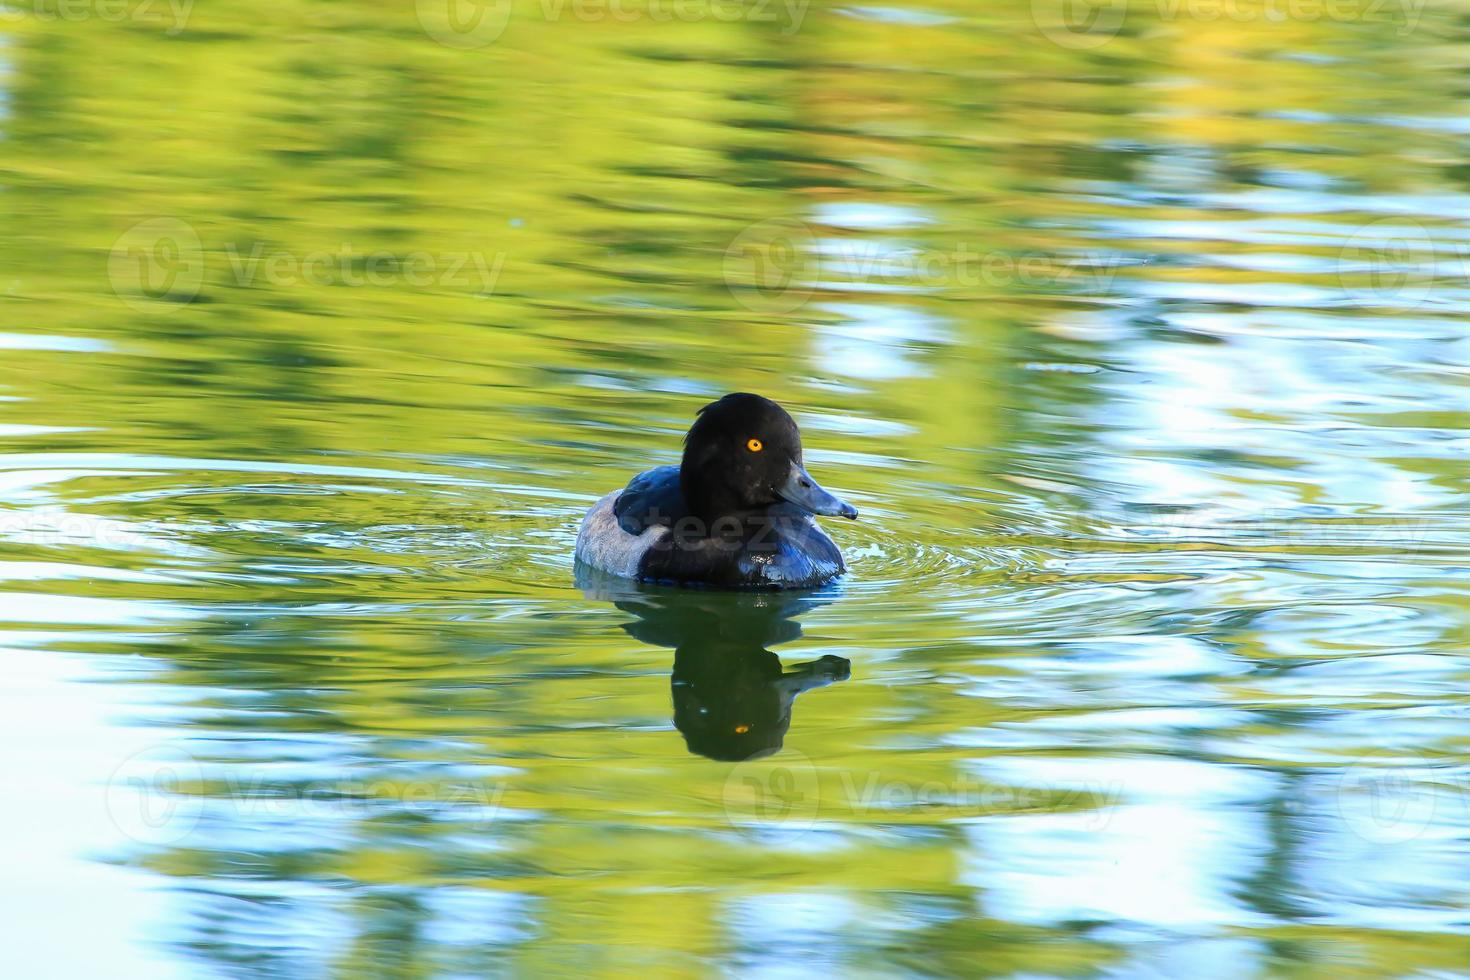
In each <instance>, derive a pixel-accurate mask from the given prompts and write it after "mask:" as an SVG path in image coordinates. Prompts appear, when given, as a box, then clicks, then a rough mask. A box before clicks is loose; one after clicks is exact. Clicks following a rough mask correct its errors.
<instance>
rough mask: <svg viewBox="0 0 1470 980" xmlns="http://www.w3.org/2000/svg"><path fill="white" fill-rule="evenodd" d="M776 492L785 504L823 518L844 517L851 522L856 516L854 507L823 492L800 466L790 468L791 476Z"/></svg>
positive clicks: (818, 484)
mask: <svg viewBox="0 0 1470 980" xmlns="http://www.w3.org/2000/svg"><path fill="white" fill-rule="evenodd" d="M776 492H777V493H778V494H780V495H781V499H782V500H784V501H786V502H787V503H790V504H795V505H796V506H798V507H800V508H801V509H802V510H808V511H811V512H812V513H813V514H820V515H821V516H823V517H846V518H847V519H848V520H852V519H853V518H855V517H857V516H858V512H857V508H856V507H854V506H853V505H852V504H850V503H848V502H847V501H845V500H843V499H842V498H841V497H838V496H836V495H835V494H830V493H828V492H827V491H825V490H823V489H822V485H821V484H820V483H818V482H817V481H816V480H813V479H812V475H811V474H810V473H808V472H807V471H806V469H805V468H803V467H801V466H792V467H791V476H790V477H788V478H787V480H786V483H785V484H784V485H782V486H781V487H779V488H778V489H777V490H776Z"/></svg>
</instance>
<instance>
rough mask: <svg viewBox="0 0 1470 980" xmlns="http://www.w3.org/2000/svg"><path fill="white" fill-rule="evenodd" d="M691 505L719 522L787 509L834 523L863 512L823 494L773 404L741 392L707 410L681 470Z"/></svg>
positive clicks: (797, 435)
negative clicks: (789, 506)
mask: <svg viewBox="0 0 1470 980" xmlns="http://www.w3.org/2000/svg"><path fill="white" fill-rule="evenodd" d="M679 484H680V489H681V490H683V492H684V501H685V503H686V504H687V505H688V506H689V509H690V510H691V512H693V513H694V514H697V515H699V516H701V517H704V518H706V519H709V520H713V519H715V518H718V517H723V516H725V515H727V514H738V513H742V512H745V511H753V510H760V509H762V508H765V507H771V506H774V505H776V504H779V503H782V502H785V503H789V504H793V505H795V506H797V507H800V508H801V509H803V510H805V511H808V512H809V513H812V514H821V515H823V516H826V517H846V518H849V519H852V518H855V517H857V508H856V507H854V506H853V505H852V504H849V503H848V502H847V501H845V500H843V499H842V498H840V497H837V496H834V495H833V494H830V493H828V492H827V491H826V490H823V489H822V487H821V485H820V484H818V483H817V481H816V480H814V479H812V476H811V474H810V473H808V472H807V471H806V467H805V466H803V465H802V461H801V432H800V430H798V429H797V428H796V423H795V422H794V421H792V419H791V416H790V415H787V414H786V410H785V409H783V408H782V407H781V406H780V405H777V404H776V403H775V402H773V401H771V400H770V399H769V398H762V397H761V396H760V395H751V394H747V393H745V392H737V393H735V394H733V395H726V396H725V397H724V398H721V399H720V400H719V401H717V402H711V403H710V404H708V405H706V406H704V408H701V409H700V410H699V417H698V418H697V419H695V420H694V425H693V426H691V427H690V429H689V434H688V435H686V436H685V437H684V459H683V462H682V463H681V464H680V466H679Z"/></svg>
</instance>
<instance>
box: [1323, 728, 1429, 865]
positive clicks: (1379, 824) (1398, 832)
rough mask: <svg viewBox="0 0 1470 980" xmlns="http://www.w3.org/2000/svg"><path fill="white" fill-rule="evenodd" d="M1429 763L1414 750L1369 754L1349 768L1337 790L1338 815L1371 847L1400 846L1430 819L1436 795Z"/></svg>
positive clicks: (1413, 837) (1420, 832) (1415, 835)
mask: <svg viewBox="0 0 1470 980" xmlns="http://www.w3.org/2000/svg"><path fill="white" fill-rule="evenodd" d="M1431 774H1432V770H1431V768H1430V766H1429V762H1428V760H1427V759H1425V758H1424V757H1423V756H1421V755H1419V754H1418V753H1415V752H1409V753H1407V754H1404V753H1389V752H1382V751H1380V752H1373V753H1370V754H1368V755H1365V756H1363V757H1362V758H1360V759H1357V760H1355V761H1354V762H1353V764H1352V765H1350V766H1348V767H1347V769H1346V770H1345V771H1344V772H1343V774H1342V779H1341V782H1339V783H1338V786H1337V812H1338V813H1339V814H1341V815H1342V818H1343V820H1344V822H1346V823H1347V825H1348V827H1349V828H1350V829H1351V830H1352V831H1353V833H1355V834H1357V835H1358V836H1359V837H1361V838H1362V839H1363V840H1365V841H1368V842H1369V843H1372V844H1402V843H1404V842H1406V841H1411V840H1414V839H1415V838H1417V837H1418V836H1419V835H1421V834H1423V833H1424V831H1425V830H1426V829H1427V828H1428V827H1429V825H1430V823H1432V822H1433V820H1434V811H1435V803H1436V797H1437V795H1438V793H1437V791H1436V788H1435V786H1434V784H1433V783H1432V782H1431V781H1430V780H1429V779H1426V777H1427V776H1430V775H1431Z"/></svg>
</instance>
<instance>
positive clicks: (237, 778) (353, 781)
mask: <svg viewBox="0 0 1470 980" xmlns="http://www.w3.org/2000/svg"><path fill="white" fill-rule="evenodd" d="M496 768H497V769H499V767H496ZM506 772H509V770H504V769H499V772H498V773H497V772H491V773H487V774H485V775H483V776H475V775H471V774H461V775H456V776H442V775H439V774H437V773H429V774H423V773H412V774H409V775H398V774H397V773H396V771H395V770H394V769H393V768H392V767H385V768H384V769H383V770H382V771H381V772H379V773H377V774H375V775H374V776H373V777H372V778H364V777H362V776H361V775H357V774H353V773H346V774H340V775H332V776H328V777H324V778H304V779H299V778H283V777H282V775H281V774H280V773H279V772H276V771H273V770H272V768H271V767H257V766H252V765H250V764H247V763H229V762H218V763H210V764H208V765H206V764H205V763H204V762H202V761H201V760H200V759H198V758H196V757H195V756H194V755H192V754H190V753H189V752H188V751H186V750H184V749H182V748H180V747H178V746H177V745H174V744H160V745H154V746H150V747H148V748H145V749H141V750H139V751H137V752H134V753H133V754H132V755H130V756H128V757H127V758H126V759H125V760H123V762H122V763H121V764H120V765H119V766H118V767H117V769H116V770H115V771H114V772H113V773H112V775H111V777H110V778H109V779H108V781H107V786H106V792H105V804H106V808H107V814H108V817H109V818H110V819H111V820H112V823H113V825H114V826H115V827H116V828H117V829H118V831H119V832H120V833H121V834H122V835H123V836H124V837H126V838H128V839H129V840H132V841H136V842H138V843H140V844H149V845H155V846H159V845H169V844H177V843H179V842H180V841H183V840H184V839H186V838H187V837H189V836H190V835H191V834H193V833H195V832H196V831H197V830H198V829H199V828H200V826H201V824H203V822H204V821H205V819H206V817H208V818H210V819H212V820H215V821H217V822H220V823H224V824H228V825H230V826H243V825H248V824H250V823H252V822H255V823H268V822H271V821H280V820H312V819H336V818H348V819H359V818H361V817H364V816H369V815H372V814H375V813H382V812H384V811H392V812H416V813H423V814H433V815H439V816H449V817H450V818H452V819H453V820H454V821H455V822H456V823H459V824H471V825H486V824H489V823H491V822H493V821H495V820H498V819H500V818H501V816H502V814H503V809H502V806H501V803H502V800H503V798H504V796H505V792H506V789H507V787H508V777H507V776H506V775H504V773H506Z"/></svg>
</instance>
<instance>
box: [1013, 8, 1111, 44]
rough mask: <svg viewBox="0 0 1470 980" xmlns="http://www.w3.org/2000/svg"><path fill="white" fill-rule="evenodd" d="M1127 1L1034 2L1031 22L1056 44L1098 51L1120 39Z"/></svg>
mask: <svg viewBox="0 0 1470 980" xmlns="http://www.w3.org/2000/svg"><path fill="white" fill-rule="evenodd" d="M1127 13H1128V0H1031V20H1032V22H1033V23H1035V24H1036V27H1037V29H1038V30H1040V31H1041V33H1042V34H1044V35H1045V36H1046V38H1047V40H1049V41H1051V42H1052V43H1053V44H1056V45H1059V46H1060V47H1064V48H1072V49H1073V50H1083V49H1086V48H1097V47H1101V46H1102V45H1104V44H1107V43H1108V42H1109V41H1111V40H1112V39H1113V38H1115V37H1117V36H1118V32H1119V31H1120V30H1122V29H1123V20H1124V18H1125V17H1126V16H1127Z"/></svg>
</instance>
